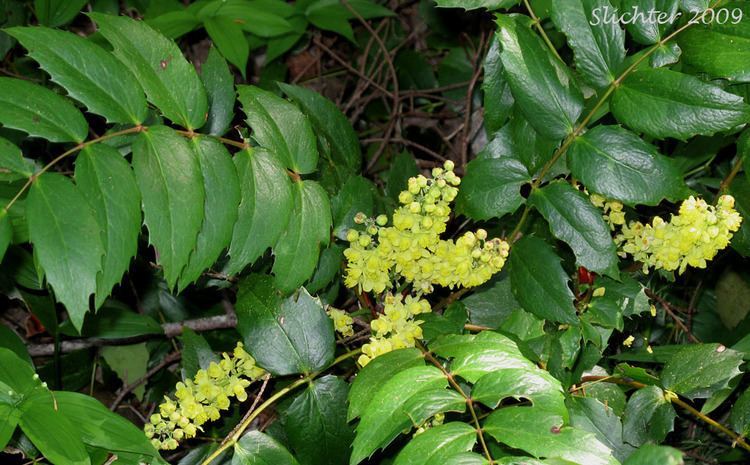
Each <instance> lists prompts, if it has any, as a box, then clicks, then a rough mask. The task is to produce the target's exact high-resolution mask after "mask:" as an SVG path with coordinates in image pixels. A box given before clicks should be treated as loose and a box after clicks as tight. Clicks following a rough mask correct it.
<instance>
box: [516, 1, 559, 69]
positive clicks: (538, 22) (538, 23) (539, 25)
mask: <svg viewBox="0 0 750 465" xmlns="http://www.w3.org/2000/svg"><path fill="white" fill-rule="evenodd" d="M523 4H524V6H525V7H526V11H528V12H529V16H531V19H532V20H533V21H534V26H535V27H536V29H537V30H538V31H539V34H540V35H541V36H542V39H543V40H544V43H546V44H547V46H548V47H549V49H550V50H551V51H552V53H553V54H554V55H555V57H557V59H558V60H560V61H561V62H563V63H565V62H564V61H563V59H562V57H561V56H560V54H559V53H558V52H557V48H555V44H553V43H552V41H551V40H550V39H549V36H548V35H547V32H546V31H545V30H544V28H543V27H542V20H541V19H539V17H538V16H537V15H536V13H534V10H533V9H532V8H531V4H530V3H529V0H523Z"/></svg>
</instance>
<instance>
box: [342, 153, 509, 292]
mask: <svg viewBox="0 0 750 465" xmlns="http://www.w3.org/2000/svg"><path fill="white" fill-rule="evenodd" d="M432 176H433V177H432V179H428V178H426V177H424V176H421V175H420V176H417V177H413V178H411V179H409V183H408V189H407V190H405V191H403V192H401V194H400V195H399V202H400V204H401V206H400V207H399V208H397V209H396V211H395V212H394V213H393V226H387V224H388V218H387V217H386V216H385V215H381V216H379V217H378V218H376V219H374V220H373V219H368V218H366V217H365V216H364V215H361V214H360V215H358V217H357V218H355V220H356V221H357V222H359V223H360V224H364V225H365V230H364V231H357V230H354V229H352V230H350V231H349V233H348V234H347V239H348V241H349V242H350V245H349V248H348V249H346V250H345V251H344V255H345V256H346V258H347V261H348V265H347V269H346V277H345V283H346V285H347V287H358V288H359V289H361V290H362V291H365V292H376V293H382V292H384V291H385V290H386V289H388V288H390V287H391V286H392V285H393V281H396V280H398V279H399V278H403V279H404V280H405V281H406V282H407V283H411V284H412V285H413V288H414V289H415V290H417V291H418V292H421V293H430V292H432V291H433V286H434V285H436V284H437V285H440V286H444V287H448V288H454V287H458V286H464V287H474V286H478V285H480V284H482V283H484V282H486V281H488V280H489V279H490V278H491V277H492V275H493V274H495V273H497V272H498V271H500V270H501V269H502V267H503V265H504V264H505V259H506V258H507V257H508V251H509V246H508V243H507V242H505V241H502V240H500V239H492V240H487V232H486V231H484V230H481V229H480V230H478V231H477V232H476V233H472V232H467V233H465V234H464V235H462V236H461V237H459V238H458V239H456V240H455V241H453V240H451V239H448V240H443V239H440V235H441V234H442V233H443V232H445V229H446V224H447V223H448V219H449V217H450V213H451V208H450V204H451V202H452V201H453V200H454V199H455V198H456V195H457V194H458V187H457V186H458V185H459V184H460V183H461V179H460V178H459V177H458V176H456V174H455V173H454V172H453V163H452V162H450V161H448V162H446V163H445V167H444V168H435V169H433V171H432Z"/></svg>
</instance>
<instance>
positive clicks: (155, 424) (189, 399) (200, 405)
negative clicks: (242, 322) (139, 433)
mask: <svg viewBox="0 0 750 465" xmlns="http://www.w3.org/2000/svg"><path fill="white" fill-rule="evenodd" d="M263 375H265V371H264V370H263V369H261V368H258V367H257V366H256V365H255V359H253V357H252V356H250V354H248V353H247V352H246V351H245V349H244V347H243V345H242V343H241V342H238V343H237V346H236V347H235V349H234V352H233V353H232V356H231V357H230V356H229V355H228V354H226V353H224V354H222V360H221V361H219V362H211V364H210V365H209V366H208V368H207V369H201V370H198V373H196V375H195V377H194V378H193V379H188V380H186V381H185V382H184V383H183V382H179V383H177V388H176V391H175V398H176V399H177V400H172V399H170V398H168V397H165V398H164V403H162V404H161V405H160V406H159V412H158V413H154V414H153V415H151V418H150V422H149V423H147V424H146V426H145V427H144V431H145V433H146V436H147V437H148V438H149V439H151V443H152V444H153V445H154V447H156V448H157V449H166V450H173V449H176V448H177V446H178V442H179V441H180V440H182V439H189V438H193V437H195V435H196V434H197V433H198V431H202V428H201V425H203V424H204V423H206V422H207V421H209V420H211V421H213V420H218V419H219V417H220V415H221V414H220V411H221V410H226V409H228V408H229V404H230V400H229V399H230V398H231V397H236V398H237V400H239V401H240V402H243V401H245V400H246V399H247V393H246V392H245V389H246V388H247V387H248V386H249V385H250V383H252V382H253V381H255V380H257V379H259V378H261V377H262V376H263Z"/></svg>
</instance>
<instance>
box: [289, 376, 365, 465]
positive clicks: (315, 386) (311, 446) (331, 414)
mask: <svg viewBox="0 0 750 465" xmlns="http://www.w3.org/2000/svg"><path fill="white" fill-rule="evenodd" d="M348 392H349V385H348V384H347V383H346V382H345V381H343V380H341V379H339V378H337V377H335V376H332V375H328V376H324V377H322V378H320V379H318V380H316V381H315V382H314V383H312V384H310V385H309V386H308V388H307V389H305V391H304V392H303V393H302V394H300V395H299V396H297V398H295V399H294V401H293V402H292V404H291V405H290V406H289V408H288V409H287V410H286V411H285V412H284V429H285V431H286V435H287V438H288V439H289V444H290V446H291V447H292V449H293V450H294V452H295V454H296V456H297V457H299V461H300V463H301V464H302V465H346V464H347V457H348V456H349V447H350V445H351V443H352V440H353V439H354V430H353V429H352V427H351V426H350V425H349V424H348V423H347V421H346V397H347V394H348Z"/></svg>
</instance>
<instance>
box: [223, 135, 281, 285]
mask: <svg viewBox="0 0 750 465" xmlns="http://www.w3.org/2000/svg"><path fill="white" fill-rule="evenodd" d="M234 166H235V168H236V170H237V175H238V177H239V182H240V206H239V215H238V219H237V223H236V224H235V225H234V230H233V232H232V241H231V245H230V246H229V263H228V264H227V266H226V270H225V271H226V272H227V273H228V274H236V273H238V272H240V271H242V269H243V268H245V266H247V265H249V264H251V263H253V262H254V261H255V260H256V259H257V258H258V257H260V256H261V254H263V252H264V251H265V250H266V249H267V248H269V247H271V246H273V245H274V244H275V243H276V241H277V240H278V239H279V236H280V235H281V233H282V232H283V231H284V230H285V228H286V226H287V223H289V216H290V215H291V213H292V209H293V207H294V203H293V200H292V183H291V181H290V180H289V176H287V174H286V171H285V170H284V167H283V166H282V164H281V163H280V162H279V161H278V159H277V158H276V156H275V155H274V154H272V153H270V152H268V151H266V150H264V149H258V148H256V149H251V148H248V149H245V150H240V151H239V152H237V154H235V156H234Z"/></svg>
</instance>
